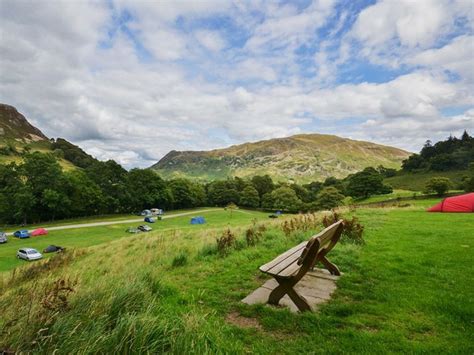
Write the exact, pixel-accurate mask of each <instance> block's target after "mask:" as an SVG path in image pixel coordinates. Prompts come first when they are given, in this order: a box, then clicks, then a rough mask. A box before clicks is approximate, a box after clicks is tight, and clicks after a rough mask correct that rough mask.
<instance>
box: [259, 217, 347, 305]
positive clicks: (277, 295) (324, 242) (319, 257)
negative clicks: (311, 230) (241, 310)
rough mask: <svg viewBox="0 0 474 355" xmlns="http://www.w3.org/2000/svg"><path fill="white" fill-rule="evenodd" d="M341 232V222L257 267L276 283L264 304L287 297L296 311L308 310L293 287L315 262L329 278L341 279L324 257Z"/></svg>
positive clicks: (335, 269) (336, 269) (336, 270)
mask: <svg viewBox="0 0 474 355" xmlns="http://www.w3.org/2000/svg"><path fill="white" fill-rule="evenodd" d="M342 229H343V225H342V220H341V221H338V222H336V223H334V224H332V225H330V226H329V227H327V228H326V229H325V230H323V231H322V232H321V233H319V234H317V235H315V236H313V237H312V238H311V239H310V240H309V241H308V242H302V243H301V244H298V245H297V246H295V247H293V248H291V249H290V250H288V251H286V252H285V253H283V254H281V255H279V256H277V257H276V258H275V259H273V260H272V261H270V262H269V263H267V264H265V265H262V266H260V268H259V269H260V271H261V272H264V273H265V274H268V275H271V276H273V277H274V278H275V280H276V281H277V282H278V286H277V287H276V288H275V289H274V290H273V291H272V292H271V293H270V295H269V297H268V303H270V304H273V305H278V302H279V301H280V299H281V298H282V297H284V296H285V295H286V294H288V296H289V297H290V298H291V300H292V301H293V302H294V303H295V305H296V306H297V307H298V309H299V310H300V311H309V310H311V308H310V306H309V304H308V302H307V301H306V299H305V298H304V297H303V296H301V295H300V294H298V293H297V292H296V291H295V289H294V286H295V285H296V284H297V283H298V282H299V281H300V280H301V278H302V277H303V276H304V275H305V274H306V273H307V272H308V271H309V270H311V269H313V268H314V266H315V265H316V263H318V262H320V263H322V264H323V265H324V267H325V268H326V269H327V270H329V272H330V273H331V274H332V275H338V276H339V275H341V273H340V271H339V269H338V267H337V266H336V265H334V264H333V263H331V262H330V261H329V260H328V258H327V257H326V255H327V254H328V253H329V252H330V251H331V249H332V248H334V246H335V245H336V243H337V242H338V240H339V238H340V237H341V233H342Z"/></svg>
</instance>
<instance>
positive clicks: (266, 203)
mask: <svg viewBox="0 0 474 355" xmlns="http://www.w3.org/2000/svg"><path fill="white" fill-rule="evenodd" d="M273 203H274V200H273V195H272V193H271V192H267V193H266V194H265V195H263V196H262V207H263V208H267V209H272V208H273Z"/></svg>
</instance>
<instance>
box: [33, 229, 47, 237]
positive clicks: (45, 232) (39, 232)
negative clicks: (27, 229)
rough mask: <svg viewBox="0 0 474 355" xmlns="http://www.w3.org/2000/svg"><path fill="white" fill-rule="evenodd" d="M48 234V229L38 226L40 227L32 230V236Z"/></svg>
mask: <svg viewBox="0 0 474 355" xmlns="http://www.w3.org/2000/svg"><path fill="white" fill-rule="evenodd" d="M46 234H48V231H47V230H46V229H44V228H38V229H35V230H34V231H33V232H31V236H32V237H37V236H39V235H46Z"/></svg>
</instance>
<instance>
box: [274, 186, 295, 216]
mask: <svg viewBox="0 0 474 355" xmlns="http://www.w3.org/2000/svg"><path fill="white" fill-rule="evenodd" d="M271 196H272V200H273V208H276V209H279V210H285V211H290V212H296V211H298V210H299V209H300V207H301V200H300V199H299V198H298V196H297V195H296V192H295V191H294V190H293V189H291V188H290V187H286V186H282V187H279V188H277V189H275V190H273V191H272V193H271Z"/></svg>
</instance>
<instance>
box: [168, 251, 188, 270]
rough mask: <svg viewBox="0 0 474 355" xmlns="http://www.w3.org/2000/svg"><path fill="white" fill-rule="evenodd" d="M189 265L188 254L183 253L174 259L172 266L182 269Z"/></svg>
mask: <svg viewBox="0 0 474 355" xmlns="http://www.w3.org/2000/svg"><path fill="white" fill-rule="evenodd" d="M187 263H188V253H186V252H185V251H182V252H180V253H179V254H178V255H176V256H175V257H174V258H173V261H172V262H171V266H172V267H180V266H184V265H186V264H187Z"/></svg>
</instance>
